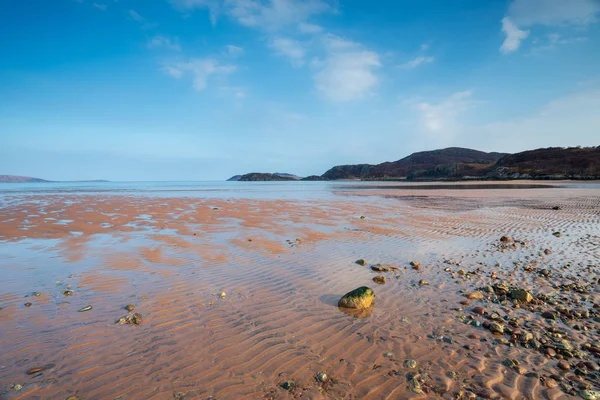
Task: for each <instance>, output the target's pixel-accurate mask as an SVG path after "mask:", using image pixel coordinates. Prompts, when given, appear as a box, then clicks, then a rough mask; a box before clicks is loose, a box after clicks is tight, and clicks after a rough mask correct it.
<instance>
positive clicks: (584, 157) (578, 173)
mask: <svg viewBox="0 0 600 400" xmlns="http://www.w3.org/2000/svg"><path fill="white" fill-rule="evenodd" d="M298 179H300V178H299V177H298V176H296V175H292V174H286V173H274V174H263V173H251V174H246V175H236V176H233V177H231V178H230V179H228V180H240V181H286V180H298ZM337 179H360V180H394V179H407V180H417V181H418V180H421V181H436V180H437V181H443V180H450V181H452V180H476V179H482V180H485V179H490V180H498V179H600V146H598V147H584V148H582V147H569V148H564V147H549V148H545V149H536V150H529V151H524V152H521V153H516V154H507V153H496V152H491V153H486V152H484V151H479V150H473V149H466V148H462V147H449V148H446V149H440V150H432V151H420V152H418V153H413V154H411V155H409V156H407V157H404V158H402V159H400V160H398V161H392V162H384V163H381V164H376V165H372V164H353V165H337V166H335V167H333V168H331V169H329V170H328V171H327V172H325V173H324V174H323V175H321V176H318V175H311V176H308V177H306V178H302V180H306V181H322V180H337Z"/></svg>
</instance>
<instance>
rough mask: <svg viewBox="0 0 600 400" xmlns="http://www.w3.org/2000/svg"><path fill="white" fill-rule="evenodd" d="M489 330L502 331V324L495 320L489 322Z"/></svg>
mask: <svg viewBox="0 0 600 400" xmlns="http://www.w3.org/2000/svg"><path fill="white" fill-rule="evenodd" d="M490 331H491V332H495V333H504V325H502V324H499V323H497V322H492V323H491V324H490Z"/></svg>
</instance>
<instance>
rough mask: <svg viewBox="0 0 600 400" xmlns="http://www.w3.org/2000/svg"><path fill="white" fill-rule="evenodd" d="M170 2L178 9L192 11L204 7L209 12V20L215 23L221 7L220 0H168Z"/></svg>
mask: <svg viewBox="0 0 600 400" xmlns="http://www.w3.org/2000/svg"><path fill="white" fill-rule="evenodd" d="M170 2H171V4H173V6H174V7H175V8H177V9H178V10H180V11H184V12H187V11H193V10H195V9H197V8H206V9H208V11H209V14H210V22H211V23H212V24H213V25H216V24H217V19H218V16H219V13H220V12H221V8H222V3H223V1H222V0H170Z"/></svg>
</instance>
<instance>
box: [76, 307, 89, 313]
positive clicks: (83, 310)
mask: <svg viewBox="0 0 600 400" xmlns="http://www.w3.org/2000/svg"><path fill="white" fill-rule="evenodd" d="M91 309H92V306H85V307H82V308H80V309H79V310H77V312H86V311H90V310H91Z"/></svg>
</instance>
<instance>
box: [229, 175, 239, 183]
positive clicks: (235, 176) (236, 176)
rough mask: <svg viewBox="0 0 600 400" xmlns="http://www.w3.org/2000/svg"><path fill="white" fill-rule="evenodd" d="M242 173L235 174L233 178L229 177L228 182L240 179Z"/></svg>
mask: <svg viewBox="0 0 600 400" xmlns="http://www.w3.org/2000/svg"><path fill="white" fill-rule="evenodd" d="M241 177H242V175H234V176H232V177H231V178H229V179H227V182H236V181H239V180H240V178H241Z"/></svg>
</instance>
